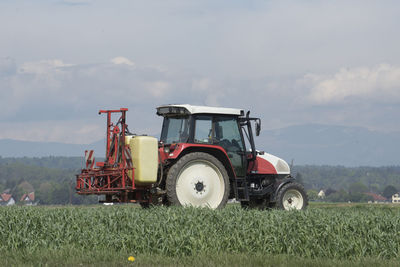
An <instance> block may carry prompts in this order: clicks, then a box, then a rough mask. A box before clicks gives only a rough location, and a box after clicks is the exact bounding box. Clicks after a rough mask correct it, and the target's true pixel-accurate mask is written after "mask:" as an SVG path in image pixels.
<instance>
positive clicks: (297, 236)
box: [0, 203, 400, 266]
mask: <svg viewBox="0 0 400 267" xmlns="http://www.w3.org/2000/svg"><path fill="white" fill-rule="evenodd" d="M399 216H400V205H399V206H390V205H374V204H372V205H366V204H364V205H344V206H340V205H339V206H338V205H331V204H325V203H317V204H314V203H313V204H311V205H310V208H309V209H308V210H307V211H301V212H296V211H295V212H285V211H277V210H271V211H257V210H243V209H241V208H240V207H238V206H237V205H236V206H235V205H232V206H228V207H227V208H225V209H223V210H216V211H213V210H208V209H194V208H176V207H171V208H165V207H156V208H151V209H147V210H142V209H139V208H136V206H130V205H122V206H112V207H104V206H89V207H71V206H69V207H0V240H2V242H1V243H0V255H2V257H0V265H2V266H10V265H13V266H14V265H28V266H29V265H31V266H37V265H44V264H45V265H49V266H54V265H71V266H72V265H73V266H76V265H81V264H82V265H96V266H99V265H100V266H103V265H104V266H105V265H107V266H110V265H111V266H121V265H124V266H126V265H136V266H156V265H166V266H177V265H178V266H192V265H196V266H228V265H229V266H243V265H247V266H249V265H251V266H299V265H300V266H321V265H323V266H337V265H342V266H364V265H369V266H371V265H374V266H383V265H385V266H398V265H399V264H400V220H399ZM129 256H134V257H135V258H136V260H135V261H134V262H133V263H131V262H129V261H128V257H129Z"/></svg>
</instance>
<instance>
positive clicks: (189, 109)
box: [157, 104, 244, 116]
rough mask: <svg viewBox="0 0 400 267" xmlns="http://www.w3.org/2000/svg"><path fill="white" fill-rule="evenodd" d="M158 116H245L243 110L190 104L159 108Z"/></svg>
mask: <svg viewBox="0 0 400 267" xmlns="http://www.w3.org/2000/svg"><path fill="white" fill-rule="evenodd" d="M157 114H158V115H166V114H225V115H236V116H240V115H244V110H243V109H236V108H220V107H209V106H192V105H189V104H179V105H175V104H172V105H163V106H159V107H157Z"/></svg>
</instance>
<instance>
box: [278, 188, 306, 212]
mask: <svg viewBox="0 0 400 267" xmlns="http://www.w3.org/2000/svg"><path fill="white" fill-rule="evenodd" d="M307 205H308V198H307V194H306V192H305V190H304V187H303V186H302V185H301V184H299V183H294V182H290V183H287V184H285V185H284V186H282V188H281V189H280V190H279V192H278V195H277V197H276V207H277V208H278V209H283V210H304V209H305V208H306V207H307Z"/></svg>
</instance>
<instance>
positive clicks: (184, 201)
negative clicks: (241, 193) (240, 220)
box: [166, 152, 230, 208]
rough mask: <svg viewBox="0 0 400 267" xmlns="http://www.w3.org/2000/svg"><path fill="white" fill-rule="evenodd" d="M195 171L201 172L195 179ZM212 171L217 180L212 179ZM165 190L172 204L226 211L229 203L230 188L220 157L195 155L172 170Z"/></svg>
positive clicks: (188, 157) (183, 159) (179, 161)
mask: <svg viewBox="0 0 400 267" xmlns="http://www.w3.org/2000/svg"><path fill="white" fill-rule="evenodd" d="M196 168H197V170H198V171H197V172H196V176H193V170H196ZM209 168H211V169H209ZM202 171H203V173H202ZM213 172H215V175H214V176H216V177H212V176H211V175H213ZM206 173H208V174H209V175H206ZM179 186H180V187H181V188H179ZM166 189H167V198H168V202H169V203H170V204H172V205H177V206H183V205H190V206H195V207H207V206H208V207H210V208H223V207H224V206H225V205H226V203H227V202H228V197H229V190H230V186H229V178H228V174H227V172H226V169H225V167H224V165H222V163H221V162H220V161H219V160H218V159H217V158H215V157H214V156H212V155H210V154H207V153H204V152H193V153H189V154H187V155H185V156H183V157H182V158H180V159H179V160H178V161H177V162H176V163H175V164H174V165H173V166H172V167H171V168H170V169H169V171H168V175H167V180H166ZM186 190H188V191H186ZM203 194H204V195H203Z"/></svg>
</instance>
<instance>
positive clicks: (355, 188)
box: [349, 182, 368, 194]
mask: <svg viewBox="0 0 400 267" xmlns="http://www.w3.org/2000/svg"><path fill="white" fill-rule="evenodd" d="M366 192H368V187H367V186H366V185H365V184H363V183H361V182H359V183H352V184H351V185H350V186H349V194H357V193H366Z"/></svg>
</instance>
